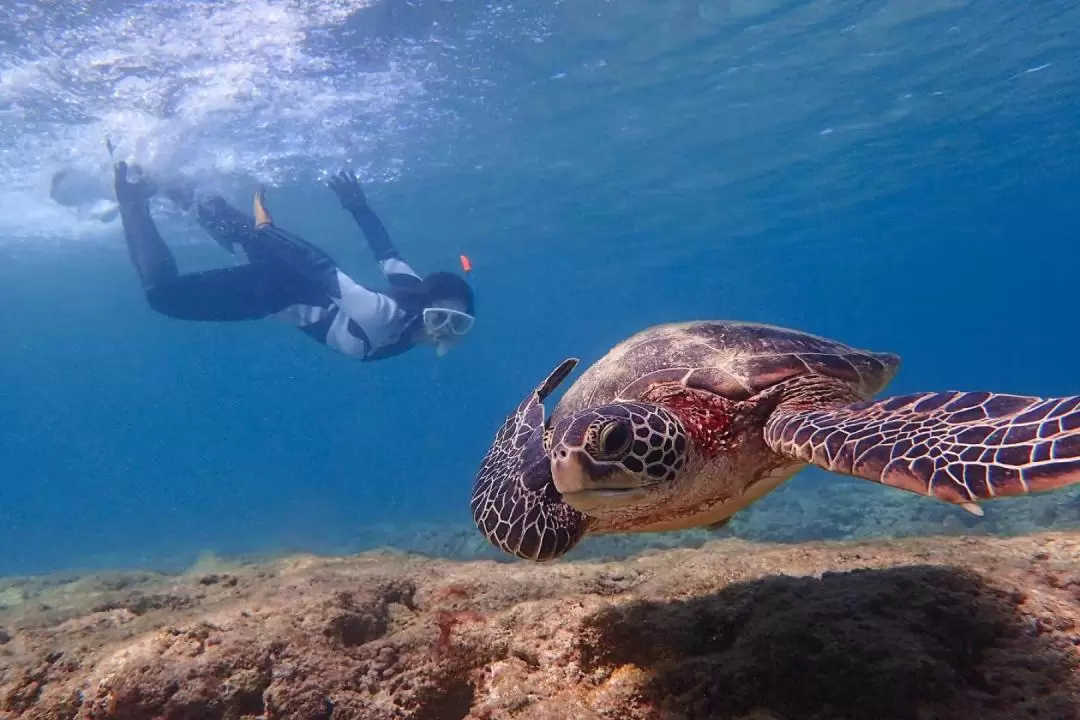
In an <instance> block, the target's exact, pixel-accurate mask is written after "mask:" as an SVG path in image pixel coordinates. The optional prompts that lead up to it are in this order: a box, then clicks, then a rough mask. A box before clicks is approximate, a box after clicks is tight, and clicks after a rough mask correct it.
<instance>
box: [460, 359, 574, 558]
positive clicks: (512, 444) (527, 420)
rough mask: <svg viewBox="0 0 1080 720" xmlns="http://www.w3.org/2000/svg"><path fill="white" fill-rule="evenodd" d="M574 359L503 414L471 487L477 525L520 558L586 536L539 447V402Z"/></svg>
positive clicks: (551, 552) (545, 554)
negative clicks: (558, 490)
mask: <svg viewBox="0 0 1080 720" xmlns="http://www.w3.org/2000/svg"><path fill="white" fill-rule="evenodd" d="M577 363H578V361H577V359H575V358H568V359H566V360H564V361H563V362H562V363H560V364H559V366H558V367H556V368H555V369H554V370H553V371H552V372H551V374H550V375H548V377H547V378H546V379H545V380H544V381H543V382H542V383H540V385H538V386H537V387H536V389H535V390H533V391H532V392H531V393H529V394H528V396H526V397H525V399H524V400H522V401H521V403H520V404H519V405H518V407H517V409H516V410H514V412H512V413H510V415H508V416H507V417H506V421H505V422H504V423H503V425H502V427H501V428H499V431H498V433H497V434H496V436H495V441H494V442H493V443H492V445H491V448H490V449H489V450H488V452H487V454H486V455H485V456H484V460H483V462H482V464H481V467H480V471H479V472H478V473H477V476H476V481H475V483H474V485H473V496H472V502H471V506H472V513H473V520H474V521H475V522H476V525H477V527H479V528H480V530H481V531H482V532H483V533H484V535H485V536H486V537H487V539H488V540H489V541H490V542H491V543H492V544H493V545H495V546H496V547H498V548H501V549H502V550H505V551H506V552H508V553H510V554H512V555H516V556H518V557H520V558H523V559H525V560H534V561H543V560H551V559H553V558H555V557H558V556H559V555H562V554H564V553H566V552H567V551H568V550H570V548H572V547H573V546H574V545H576V544H577V542H578V541H579V540H580V539H581V538H582V537H583V536H584V535H585V530H586V527H587V518H586V517H585V516H584V515H582V514H581V513H579V512H577V511H576V510H574V509H573V508H571V507H569V506H567V505H565V504H563V503H562V501H561V499H560V498H559V493H558V492H557V491H556V490H555V485H554V484H553V483H552V480H551V467H550V463H549V462H548V457H547V452H546V449H545V447H544V432H545V424H544V404H543V403H544V400H545V399H547V397H548V395H550V394H551V393H552V391H554V390H555V388H557V387H558V386H559V384H560V383H562V381H563V380H565V379H566V377H567V376H568V375H569V374H570V373H571V372H572V371H573V370H574V367H575V366H576V365H577Z"/></svg>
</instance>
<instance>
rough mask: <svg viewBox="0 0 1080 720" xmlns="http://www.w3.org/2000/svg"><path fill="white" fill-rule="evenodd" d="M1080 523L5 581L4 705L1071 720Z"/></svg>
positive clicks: (97, 709) (189, 713)
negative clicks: (1062, 529) (535, 561)
mask: <svg viewBox="0 0 1080 720" xmlns="http://www.w3.org/2000/svg"><path fill="white" fill-rule="evenodd" d="M1078 550H1080V535H1071V534H1043V535H1038V536H1031V537H1017V538H991V537H983V538H978V539H973V538H968V537H951V538H946V537H938V538H915V539H908V540H892V541H877V542H819V543H814V544H809V545H797V546H796V545H775V544H772V545H770V544H756V543H752V542H748V541H744V540H739V539H732V538H727V539H713V540H709V541H707V542H704V543H703V545H702V546H701V547H700V548H698V549H666V550H652V551H648V552H645V553H642V554H639V555H637V556H634V557H632V558H629V559H627V560H623V561H617V562H600V561H581V562H558V563H554V564H551V565H530V564H525V563H506V562H492V561H488V560H481V561H471V562H455V561H449V560H438V559H430V558H424V557H419V556H415V555H408V554H404V553H394V552H368V553H364V554H360V555H356V556H352V557H343V558H321V557H312V556H299V557H290V558H282V559H278V560H274V561H268V562H263V563H240V564H236V565H235V566H229V565H227V564H226V563H223V562H217V563H215V565H214V567H213V571H212V572H207V571H206V569H205V568H203V569H200V570H199V571H198V572H189V573H185V574H182V575H164V574H155V573H133V574H126V573H111V574H103V575H95V576H86V577H76V576H69V577H42V578H27V579H22V580H19V579H12V580H7V581H5V582H4V583H3V584H2V585H0V597H2V598H3V599H4V606H5V607H3V609H0V717H2V718H5V719H6V718H34V719H39V720H54V719H55V720H59V719H61V718H64V719H69V720H73V719H76V718H77V719H79V720H105V719H106V718H112V719H117V720H143V719H145V720H151V719H154V720H157V719H169V720H172V719H181V718H183V719H189V718H190V719H192V720H194V719H196V718H198V719H203V718H205V719H216V718H221V719H227V720H242V719H247V720H256V719H265V720H271V719H276V718H296V719H306V718H311V719H316V718H323V719H326V720H344V719H350V718H357V719H359V718H363V719H365V720H366V719H381V718H387V719H390V718H415V719H418V720H444V719H445V720H464V719H470V720H480V719H482V718H488V719H495V718H520V719H522V720H540V719H543V718H553V719H554V718H558V719H560V720H565V719H566V718H575V719H578V718H580V719H582V720H588V719H590V718H611V719H616V718H617V719H620V720H621V719H624V718H625V719H629V720H636V719H642V720H644V719H652V718H656V719H658V720H659V719H664V720H668V719H670V720H677V719H690V718H731V719H732V720H735V719H736V718H738V719H739V720H751V719H755V720H769V719H771V720H861V719H864V718H865V719H866V720H891V719H893V718H895V719H897V720H901V719H903V720H909V719H910V720H924V719H925V720H932V719H942V720H944V719H946V718H984V719H986V720H997V719H1001V720H1005V718H1009V719H1013V720H1015V719H1024V718H1032V719H1035V718H1039V719H1041V718H1047V719H1051V718H1053V719H1055V720H1069V719H1072V718H1080V668H1078V659H1080V652H1078V649H1077V646H1078V645H1080V627H1078V625H1077V621H1078V619H1080V555H1078V554H1077V551H1078Z"/></svg>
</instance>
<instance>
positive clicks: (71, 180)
mask: <svg viewBox="0 0 1080 720" xmlns="http://www.w3.org/2000/svg"><path fill="white" fill-rule="evenodd" d="M49 197H51V198H52V199H53V201H55V202H56V203H57V204H59V205H63V206H64V207H70V208H75V212H76V217H78V219H79V220H97V221H99V222H103V223H110V222H112V221H113V220H115V219H116V217H117V215H118V214H119V212H120V208H119V206H118V205H117V204H116V200H114V199H113V197H112V188H111V187H109V173H108V168H107V167H106V168H105V171H104V173H102V174H95V173H92V172H89V171H86V170H83V169H80V168H76V167H65V168H61V169H60V170H57V171H56V172H54V173H53V174H52V177H51V178H50V180H49Z"/></svg>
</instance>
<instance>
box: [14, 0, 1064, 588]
mask: <svg viewBox="0 0 1080 720" xmlns="http://www.w3.org/2000/svg"><path fill="white" fill-rule="evenodd" d="M1078 50H1080V8H1077V7H1076V6H1075V5H1072V4H1070V3H1065V2H1033V3H1023V4H1018V3H1013V2H1004V1H1002V0H990V1H988V2H981V3H975V2H968V1H964V0H917V1H916V0H873V1H870V0H868V1H863V2H859V1H855V0H851V1H845V0H788V1H784V0H715V1H712V2H688V1H682V0H680V1H678V2H663V3H660V2H650V1H648V0H628V1H625V2H618V3H614V2H607V1H604V0H576V1H573V2H571V1H561V2H559V1H549V2H543V3H525V2H479V1H474V0H455V1H454V2H443V1H439V2H427V1H426V0H425V1H422V2H403V1H401V0H383V1H381V2H373V3H369V2H360V1H354V0H292V1H287V0H240V1H238V2H224V1H223V2H201V1H200V2H195V1H194V0H192V1H191V2H173V1H172V0H150V1H146V2H139V3H125V2H103V3H95V4H93V5H92V6H88V5H87V4H86V3H79V2H57V3H48V4H46V3H38V2H21V1H16V2H5V3H4V4H3V7H0V260H2V262H0V306H2V307H3V308H4V309H3V312H2V313H0V326H2V329H3V352H2V353H0V388H2V394H3V399H2V400H0V574H5V575H10V574H31V573H44V572H49V571H53V570H60V569H71V568H111V567H140V568H154V569H163V570H168V569H181V568H186V567H188V566H190V565H192V564H193V563H195V562H196V561H197V560H198V558H200V556H205V555H207V554H213V555H238V554H240V555H247V554H256V555H266V554H270V555H276V554H282V553H287V552H295V551H306V552H316V553H334V554H337V553H346V552H355V551H358V550H362V549H367V548H374V547H381V546H391V547H396V548H400V549H405V550H417V551H421V552H424V553H428V554H432V555H437V556H448V557H460V558H471V557H478V556H483V557H489V558H495V559H508V558H505V557H503V556H501V555H500V554H499V553H498V552H497V551H496V550H495V549H494V548H491V547H490V546H488V544H487V543H486V541H485V540H484V539H483V537H482V536H481V535H480V534H479V533H478V532H477V531H476V529H475V527H474V526H473V525H472V522H471V518H470V516H469V506H468V499H469V494H470V488H471V483H472V478H473V476H474V473H475V471H476V469H477V467H478V464H479V462H480V459H481V458H482V456H483V454H484V452H485V450H486V448H487V446H488V443H489V442H490V440H491V438H492V436H493V435H494V432H495V430H496V429H497V428H498V426H499V425H500V424H501V422H502V419H503V417H504V416H505V414H506V413H507V412H509V411H510V410H511V409H512V408H513V407H514V406H515V405H516V403H517V402H518V400H519V399H520V398H521V397H522V395H523V394H524V393H525V392H527V391H528V390H529V389H530V388H532V387H533V386H534V385H535V383H536V382H538V381H539V380H540V379H541V378H542V377H543V376H544V375H545V374H546V373H547V372H548V371H549V370H550V369H551V368H552V367H553V366H554V365H555V363H557V362H558V361H559V360H561V359H562V358H563V357H566V356H577V357H581V358H582V359H583V361H584V362H586V363H587V362H590V361H592V360H595V359H597V358H599V357H600V356H601V355H602V354H603V353H604V352H605V351H606V350H607V349H608V348H609V347H610V346H611V345H612V344H614V343H616V342H617V341H619V340H621V339H622V338H624V337H625V336H627V335H629V334H631V333H632V332H635V331H637V330H639V329H642V328H644V327H646V326H648V325H651V324H653V323H659V322H669V321H681V320H689V319H704V318H728V319H740V320H752V321H759V322H767V323H772V324H778V325H785V326H790V327H793V328H798V329H801V330H805V331H809V332H812V333H816V334H821V335H826V336H829V337H832V338H835V339H837V340H840V341H842V342H845V343H848V344H851V345H853V346H857V347H865V348H869V349H872V350H876V351H889V352H896V353H899V354H900V355H901V356H902V357H903V365H902V368H901V371H900V373H899V375H898V376H897V378H896V379H895V380H894V381H893V383H892V384H891V385H890V386H889V388H887V390H886V392H887V393H889V394H899V393H904V392H914V391H922V390H938V389H967V390H996V391H1001V392H1013V393H1020V394H1031V395H1045V396H1050V395H1074V394H1078V393H1080V379H1078V376H1077V372H1076V362H1075V357H1076V353H1077V351H1078V349H1080V346H1078V343H1077V341H1076V332H1075V329H1076V323H1077V321H1076V311H1075V306H1076V303H1075V285H1076V282H1075V274H1076V268H1077V266H1078V261H1080V250H1078V249H1077V245H1076V238H1077V228H1078V227H1080V206H1078V204H1077V203H1076V201H1075V197H1074V195H1075V193H1076V192H1077V190H1078V187H1080V184H1078V180H1080V170H1078V165H1077V162H1076V158H1077V150H1078V144H1080V132H1078V130H1077V127H1076V117H1077V112H1078V109H1080V108H1078V101H1077V98H1076V92H1075V90H1076V87H1077V82H1078V78H1080V59H1078V58H1080V53H1078ZM106 136H109V137H112V138H114V139H116V140H117V141H118V143H119V147H120V148H121V150H122V152H125V153H131V154H133V155H135V156H136V157H137V158H138V159H139V160H140V161H141V162H142V163H143V164H144V165H146V166H147V167H148V168H149V169H150V170H151V171H152V172H155V171H156V172H170V173H172V172H175V173H186V174H189V175H191V176H193V177H196V178H198V179H199V180H200V181H201V182H204V183H207V184H209V185H212V186H214V187H217V188H219V189H221V190H222V191H223V192H225V194H226V195H227V196H228V197H229V199H230V200H232V201H233V202H235V203H236V204H237V205H239V206H241V207H245V208H246V207H248V203H249V202H250V194H251V192H252V190H253V189H254V188H255V187H256V186H257V185H259V184H266V185H267V186H268V187H269V199H270V202H271V203H272V207H273V208H274V212H275V219H276V220H277V222H278V223H279V224H280V225H282V226H284V227H286V228H288V229H290V230H292V231H294V232H297V233H299V234H300V235H302V236H304V237H306V238H308V239H310V240H312V241H313V242H315V243H317V244H319V245H321V246H322V247H324V248H326V249H327V250H328V251H329V252H330V253H331V254H332V255H333V256H334V257H335V258H336V259H337V260H338V261H339V262H340V263H342V265H343V266H344V268H345V269H346V270H347V271H348V272H350V273H351V274H352V275H353V276H354V277H356V278H357V279H358V280H360V281H369V282H376V281H377V279H378V276H377V271H376V269H375V267H374V266H373V265H372V264H371V263H370V260H369V254H368V251H367V249H366V247H364V246H363V242H362V239H361V237H360V235H359V232H358V231H357V230H356V228H355V226H354V224H353V222H352V220H351V219H350V218H349V217H348V215H347V214H346V213H344V212H343V211H342V210H341V208H340V206H339V205H338V204H337V201H336V199H335V198H334V197H333V195H332V193H330V192H329V190H327V188H326V186H325V179H326V173H327V172H332V171H335V170H337V169H338V168H340V167H352V168H354V169H356V171H357V172H358V174H359V175H360V177H361V178H362V179H363V180H364V182H365V189H366V191H367V193H368V197H369V199H370V201H371V203H372V205H373V206H374V208H375V209H376V211H377V212H378V213H379V215H380V216H381V217H382V219H383V220H384V221H385V222H386V224H387V225H388V227H389V230H390V232H391V235H392V237H393V238H394V240H395V242H396V244H397V245H398V247H399V248H400V249H401V251H402V253H403V255H404V256H405V257H406V259H408V260H409V261H410V262H411V263H412V264H413V265H414V266H415V267H416V268H417V269H418V270H419V271H420V272H429V271H432V270H437V269H456V265H457V262H458V256H459V254H462V253H464V254H467V255H468V256H469V257H470V258H471V260H472V263H473V267H474V271H473V272H472V273H471V278H470V279H471V281H472V282H473V284H474V288H475V291H476V293H477V321H478V322H477V324H476V328H475V330H474V331H473V332H472V334H471V335H470V336H469V338H468V339H467V342H464V343H462V344H461V346H460V347H458V348H456V349H455V350H454V351H453V352H451V353H450V354H449V355H447V356H446V357H445V358H441V359H440V358H436V357H434V355H433V353H431V352H428V351H423V350H418V351H413V352H411V353H409V354H407V355H405V356H403V357H401V358H397V359H395V360H392V361H389V362H380V363H375V364H360V363H357V362H355V361H350V360H347V359H344V358H342V357H340V356H338V355H335V354H334V353H332V352H331V351H329V350H327V349H325V348H323V347H320V346H318V345H316V344H315V343H311V342H309V341H308V340H307V339H305V338H303V337H302V336H301V335H300V334H299V333H296V332H293V331H291V330H290V329H289V328H287V327H286V326H284V325H282V324H278V323H274V322H272V321H266V322H259V323H237V324H198V323H183V322H178V321H174V320H169V319H167V318H164V317H161V316H159V315H156V314H154V313H153V312H152V311H151V310H150V309H149V308H148V307H147V305H146V303H145V301H144V298H143V297H142V294H141V291H140V288H139V286H138V282H137V280H136V277H135V274H134V272H133V271H132V269H131V267H130V264H129V262H128V258H127V256H126V252H125V250H124V247H123V242H122V238H121V234H120V233H121V231H120V228H119V223H116V222H114V223H102V222H98V221H96V220H92V219H85V218H80V217H79V216H78V215H77V213H75V212H74V211H73V210H72V209H71V208H67V207H63V206H60V205H58V204H55V203H53V202H52V200H50V198H49V177H50V176H51V174H52V173H53V172H54V171H55V170H57V169H59V168H60V167H77V168H80V169H83V170H86V171H88V172H98V171H102V168H106V169H107V166H108V155H107V153H106V151H105V147H104V143H103V140H104V138H105V137H106ZM155 212H156V213H160V214H159V215H158V217H159V218H163V220H162V223H161V224H162V230H163V233H164V234H165V235H166V237H167V238H168V239H169V241H170V242H171V243H172V244H173V245H174V247H176V248H177V254H178V257H179V260H180V262H181V265H182V267H183V268H185V269H186V268H196V267H211V266H215V265H223V264H227V263H228V262H229V258H228V256H226V255H224V254H223V253H222V252H221V250H220V248H218V247H217V246H216V245H215V244H214V243H213V242H212V241H211V240H210V239H209V238H207V237H205V236H204V235H203V234H201V232H200V231H199V230H198V228H197V226H195V224H194V223H193V222H192V221H191V220H190V218H187V217H183V216H181V215H179V214H176V213H172V214H170V213H171V211H170V209H169V208H168V207H167V206H166V205H165V204H164V203H163V204H162V206H161V207H160V208H155ZM984 509H985V512H986V515H985V517H983V518H976V517H974V516H971V515H968V514H967V513H965V512H963V511H962V510H960V509H959V508H955V507H951V506H947V505H944V504H941V503H938V502H936V501H933V500H929V499H925V498H919V497H915V496H910V495H907V494H904V493H901V492H899V491H897V490H892V489H888V488H883V487H879V486H875V485H872V484H870V483H866V482H863V481H857V480H849V479H845V478H841V477H838V476H832V475H827V474H825V473H822V472H819V471H815V470H809V471H806V472H803V473H802V474H800V475H799V476H798V477H797V478H795V479H794V480H793V481H791V482H790V483H788V484H787V485H785V486H784V487H782V488H781V489H780V490H778V491H777V492H775V493H774V494H772V495H770V496H768V497H766V498H765V499H764V500H762V501H761V502H760V503H758V504H756V505H754V506H753V507H751V508H750V509H748V510H746V511H744V512H743V513H741V514H739V515H738V516H736V518H735V519H734V521H733V522H732V523H731V524H730V525H729V526H728V527H727V528H726V529H725V530H724V531H723V533H722V534H725V535H735V536H738V537H741V538H745V539H750V540H773V541H784V542H800V541H805V540H811V539H822V538H830V539H832V538H865V537H899V536H907V535H937V534H942V533H944V534H970V535H974V534H988V533H992V534H1001V535H1012V534H1020V533H1027V532H1031V531H1035V530H1047V529H1065V528H1075V527H1077V526H1078V525H1080V495H1078V494H1077V493H1076V492H1073V491H1062V492H1058V493H1053V494H1050V495H1047V496H1039V497H1031V498H1022V499H1015V500H1007V501H1001V502H995V503H989V504H987V505H985V506H984ZM714 536H715V535H711V534H709V533H707V532H704V531H700V532H690V533H675V534H670V535H652V536H641V537H634V536H613V537H609V538H592V539H590V540H588V541H587V542H585V543H582V545H581V546H579V547H578V548H577V549H575V550H574V551H573V553H572V554H571V555H570V556H569V557H578V558H581V557H589V556H597V555H603V556H623V555H625V554H628V553H630V552H633V551H634V550H635V549H639V548H641V547H644V546H646V545H663V546H667V545H695V544H700V543H702V542H703V541H704V540H705V539H707V538H709V537H714Z"/></svg>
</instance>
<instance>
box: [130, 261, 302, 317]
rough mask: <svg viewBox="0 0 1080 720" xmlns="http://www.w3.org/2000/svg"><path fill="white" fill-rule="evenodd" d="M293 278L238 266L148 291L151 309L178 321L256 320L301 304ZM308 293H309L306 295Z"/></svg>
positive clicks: (299, 290)
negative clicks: (298, 303)
mask: <svg viewBox="0 0 1080 720" xmlns="http://www.w3.org/2000/svg"><path fill="white" fill-rule="evenodd" d="M302 290H303V288H302V286H301V283H300V282H299V281H298V279H297V278H295V277H289V276H283V275H282V273H280V272H276V271H275V269H274V267H273V266H269V265H254V264H252V265H240V266H238V267H231V268H219V269H216V270H206V271H204V272H198V273H192V274H190V275H181V276H179V277H176V278H174V279H173V280H172V281H170V282H167V283H164V284H162V285H158V286H157V287H155V288H153V289H152V290H150V291H148V292H147V299H148V300H149V302H150V305H151V307H153V308H154V309H155V310H156V311H158V312H159V313H161V314H163V315H167V316H169V317H172V318H176V319H178V320H210V321H219V322H227V321H236V320H259V319H261V318H265V317H267V316H268V315H272V314H274V313H277V312H280V311H282V310H284V309H285V308H287V307H289V306H290V305H293V304H295V303H297V302H300V301H301V300H302V299H303V298H302V297H301V295H303V294H304V293H303V292H302ZM308 294H310V293H308Z"/></svg>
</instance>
